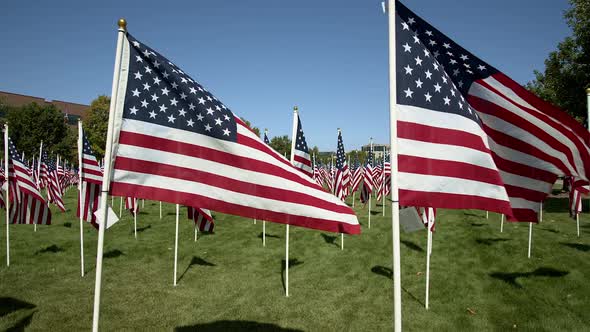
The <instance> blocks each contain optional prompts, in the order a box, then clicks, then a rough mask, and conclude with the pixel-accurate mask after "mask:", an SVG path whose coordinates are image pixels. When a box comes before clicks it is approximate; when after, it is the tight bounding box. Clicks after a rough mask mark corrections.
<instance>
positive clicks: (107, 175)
mask: <svg viewBox="0 0 590 332" xmlns="http://www.w3.org/2000/svg"><path fill="white" fill-rule="evenodd" d="M118 24H119V29H118V33H117V50H116V53H115V68H114V70H113V84H112V91H111V103H110V106H109V126H108V130H107V140H106V148H105V167H104V177H103V178H102V195H101V196H100V208H101V214H102V218H101V219H100V220H101V223H100V224H99V227H98V244H97V250H96V280H95V283H94V310H93V316H92V331H93V332H98V322H99V316H100V292H101V282H102V254H103V249H104V232H105V229H106V225H107V216H108V209H107V203H108V193H109V186H110V182H111V172H112V160H111V159H112V150H113V136H114V122H115V121H114V120H115V108H116V105H117V101H118V100H117V99H118V98H117V97H118V96H117V94H118V90H119V73H120V71H121V58H122V55H123V39H124V38H125V29H126V27H127V22H126V21H125V20H124V19H120V20H119V22H118Z"/></svg>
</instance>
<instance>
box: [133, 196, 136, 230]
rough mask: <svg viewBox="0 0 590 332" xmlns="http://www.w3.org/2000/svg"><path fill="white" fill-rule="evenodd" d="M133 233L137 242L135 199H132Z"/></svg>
mask: <svg viewBox="0 0 590 332" xmlns="http://www.w3.org/2000/svg"><path fill="white" fill-rule="evenodd" d="M133 233H134V234H135V239H136V240H137V198H135V197H133Z"/></svg>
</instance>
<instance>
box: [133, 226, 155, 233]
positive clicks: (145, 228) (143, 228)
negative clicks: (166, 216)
mask: <svg viewBox="0 0 590 332" xmlns="http://www.w3.org/2000/svg"><path fill="white" fill-rule="evenodd" d="M150 228H152V225H147V226H143V227H139V228H138V229H137V232H138V233H141V232H144V231H146V230H148V229H150ZM131 233H133V232H131Z"/></svg>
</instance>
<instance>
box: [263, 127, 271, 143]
mask: <svg viewBox="0 0 590 332" xmlns="http://www.w3.org/2000/svg"><path fill="white" fill-rule="evenodd" d="M267 133H268V132H267V131H266V130H265V131H264V143H266V144H267V145H270V140H269V139H268V136H267Z"/></svg>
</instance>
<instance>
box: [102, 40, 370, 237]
mask: <svg viewBox="0 0 590 332" xmlns="http://www.w3.org/2000/svg"><path fill="white" fill-rule="evenodd" d="M122 42H123V50H124V51H123V53H122V54H123V58H122V60H121V68H122V69H121V71H120V73H121V75H123V76H125V77H122V78H121V80H122V81H124V82H125V84H124V85H123V84H121V85H120V87H121V89H122V90H121V91H119V99H120V100H122V101H123V100H124V102H123V104H124V105H123V107H117V108H116V109H115V111H116V114H115V115H114V116H115V117H116V119H115V121H114V123H115V124H116V127H115V128H114V130H113V133H114V135H115V136H116V137H118V140H117V141H116V145H115V146H114V147H113V152H112V153H113V157H116V158H115V159H114V160H115V161H114V170H113V178H112V187H111V190H110V192H111V194H112V195H117V196H137V197H142V198H146V199H153V200H159V201H167V202H171V203H177V204H182V205H185V206H207V207H209V208H211V209H213V210H215V211H219V212H221V213H229V214H235V215H240V216H244V217H250V218H257V219H263V220H267V221H274V222H279V223H287V224H291V225H297V226H303V227H308V228H315V229H321V230H326V231H332V232H344V233H353V234H356V233H359V232H360V226H359V224H358V220H357V218H356V216H355V215H354V212H353V211H352V209H350V208H349V207H348V206H346V205H345V204H344V203H343V202H341V201H340V200H338V199H337V198H336V197H334V196H333V195H331V194H328V193H326V192H325V191H323V190H322V188H320V187H319V186H318V185H317V184H316V183H314V182H313V180H312V179H311V177H308V176H305V175H303V174H300V172H299V171H298V170H297V169H296V168H294V167H293V166H291V165H290V162H289V161H288V160H287V159H286V158H284V157H283V156H281V155H280V154H278V153H276V151H274V150H273V149H272V148H270V147H268V146H267V145H266V144H264V143H263V142H262V140H261V139H260V138H259V137H257V136H256V134H254V133H253V132H252V131H251V130H249V129H248V127H247V126H246V125H245V124H244V123H243V121H242V120H240V119H239V118H238V117H237V116H236V115H234V113H232V112H231V111H230V110H229V109H227V107H226V106H225V105H223V104H222V103H221V102H220V101H219V100H218V99H216V98H215V97H214V96H213V95H212V94H211V93H209V92H208V91H207V90H205V89H204V88H203V87H202V86H201V85H200V84H199V83H197V82H195V81H194V80H193V79H192V78H190V77H189V76H187V75H186V73H185V72H183V71H182V70H181V69H180V68H178V67H177V66H176V65H174V64H173V63H172V62H170V61H168V60H167V59H166V58H164V57H163V56H161V55H160V54H158V53H157V52H155V51H154V50H153V49H151V48H149V47H147V46H146V45H145V44H142V43H140V42H139V41H137V40H135V39H134V38H133V37H132V36H131V35H130V34H128V33H126V34H125V36H123V41H122ZM123 88H125V90H123ZM299 127H300V126H299ZM300 129H301V128H300ZM296 140H297V141H298V142H300V144H299V145H298V146H297V148H298V149H300V150H298V151H302V152H307V153H308V150H307V144H306V143H305V142H304V136H303V132H302V130H301V131H299V132H298V135H297V137H296ZM308 156H309V154H308ZM300 157H304V156H300ZM308 158H309V157H308ZM300 163H301V164H302V165H306V166H307V167H304V170H306V171H307V172H308V174H309V175H310V176H311V171H312V170H311V166H310V165H311V164H310V163H307V164H305V163H304V162H303V161H300Z"/></svg>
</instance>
